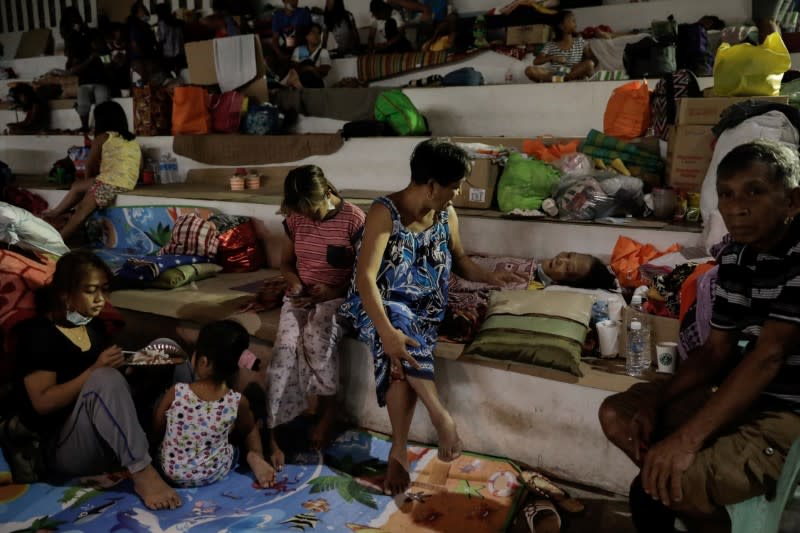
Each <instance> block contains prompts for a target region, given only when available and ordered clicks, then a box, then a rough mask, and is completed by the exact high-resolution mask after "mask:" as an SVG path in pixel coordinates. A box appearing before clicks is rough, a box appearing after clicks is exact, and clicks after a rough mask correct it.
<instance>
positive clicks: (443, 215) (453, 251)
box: [341, 139, 520, 494]
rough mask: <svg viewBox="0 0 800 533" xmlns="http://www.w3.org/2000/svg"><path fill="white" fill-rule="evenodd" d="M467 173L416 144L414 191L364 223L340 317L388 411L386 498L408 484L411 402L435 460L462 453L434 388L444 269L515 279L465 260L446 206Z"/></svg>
mask: <svg viewBox="0 0 800 533" xmlns="http://www.w3.org/2000/svg"><path fill="white" fill-rule="evenodd" d="M469 172H470V162H469V159H468V157H467V155H466V153H465V152H464V151H463V150H462V149H461V148H459V147H457V146H456V145H454V144H451V143H449V142H446V141H443V140H438V139H430V140H427V141H423V142H422V143H420V144H419V145H417V147H416V148H415V149H414V153H413V154H412V156H411V183H410V184H409V185H408V186H407V187H406V188H405V189H403V190H402V191H399V192H396V193H394V194H390V195H389V196H386V197H381V198H378V199H377V200H376V201H375V203H374V204H373V205H372V207H371V208H370V210H369V213H368V214H367V220H366V225H365V227H364V234H363V236H362V238H361V242H360V243H359V251H358V263H357V266H356V272H355V275H354V279H353V283H352V286H351V287H350V291H349V293H348V295H347V298H346V299H345V303H344V304H343V305H342V309H341V313H342V314H343V315H344V316H345V317H346V318H348V319H349V320H350V322H351V323H352V324H353V326H354V328H355V329H356V331H357V333H358V338H359V339H360V340H361V341H362V342H364V343H366V344H367V346H369V348H370V350H371V351H372V354H373V357H374V362H375V383H376V389H377V394H378V404H379V405H381V406H383V405H386V406H387V409H388V411H389V420H390V422H391V425H392V448H391V451H390V452H389V468H388V472H387V476H386V481H385V483H384V490H385V491H386V492H387V493H390V494H397V493H400V492H404V491H405V490H406V489H407V488H408V485H409V475H408V458H407V452H406V446H407V444H408V432H409V429H410V427H411V420H412V417H413V415H414V408H415V406H416V403H417V398H419V399H420V400H421V401H422V403H423V404H424V405H425V408H426V409H427V410H428V413H429V414H430V417H431V422H433V425H434V427H435V428H436V431H437V433H438V436H439V443H438V444H439V458H440V459H442V460H443V461H452V460H453V459H455V458H457V457H458V456H459V455H460V453H461V440H460V439H459V437H458V432H457V431H456V425H455V422H454V421H453V418H452V417H451V416H450V413H449V412H448V411H447V409H445V407H444V406H443V405H442V403H441V401H440V399H439V394H438V392H437V391H436V386H435V385H434V382H433V377H434V357H433V350H434V348H435V347H436V339H437V336H438V329H439V324H440V323H441V321H442V318H443V317H444V311H445V307H446V306H447V284H448V278H449V276H450V270H451V268H452V269H453V270H454V271H455V272H456V273H457V274H459V275H460V276H461V277H463V278H466V279H468V280H470V281H481V282H484V283H489V284H492V285H495V286H502V285H505V284H506V283H510V282H518V281H520V278H519V277H518V276H517V275H516V274H513V273H508V272H501V273H496V272H488V271H486V270H483V269H482V268H480V267H479V266H477V265H475V263H473V262H472V261H470V259H469V258H468V257H467V254H466V253H465V252H464V248H463V247H462V245H461V238H460V236H459V232H458V217H457V216H456V212H455V210H454V209H453V205H452V204H453V199H454V198H455V196H456V195H457V194H458V192H459V189H460V187H461V184H462V183H463V181H464V179H465V177H466V176H467V175H468V174H469Z"/></svg>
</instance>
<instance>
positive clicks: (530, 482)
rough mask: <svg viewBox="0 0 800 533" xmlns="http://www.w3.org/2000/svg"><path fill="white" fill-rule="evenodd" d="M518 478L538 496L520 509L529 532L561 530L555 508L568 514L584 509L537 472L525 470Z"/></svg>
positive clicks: (553, 532) (554, 531) (550, 532)
mask: <svg viewBox="0 0 800 533" xmlns="http://www.w3.org/2000/svg"><path fill="white" fill-rule="evenodd" d="M519 478H520V481H522V483H523V484H524V485H525V486H526V487H527V488H528V489H529V490H531V491H532V492H533V493H534V494H536V495H537V496H539V498H537V499H536V500H534V501H533V503H530V504H528V505H527V506H525V508H524V509H523V511H522V512H523V514H524V515H525V522H526V523H527V525H528V528H529V530H530V531H531V533H558V532H559V531H561V517H560V516H559V514H558V510H557V508H558V509H560V510H562V511H564V512H566V513H569V514H577V513H581V512H583V510H584V509H585V506H584V505H583V504H582V503H581V502H579V501H578V500H576V499H575V498H572V497H571V496H570V495H569V494H567V493H566V492H564V490H563V489H561V488H560V487H558V486H557V485H556V484H554V483H553V482H552V481H550V480H549V479H548V478H547V477H545V476H544V475H542V474H540V473H539V472H534V471H532V470H526V471H524V472H522V473H521V474H520V476H519Z"/></svg>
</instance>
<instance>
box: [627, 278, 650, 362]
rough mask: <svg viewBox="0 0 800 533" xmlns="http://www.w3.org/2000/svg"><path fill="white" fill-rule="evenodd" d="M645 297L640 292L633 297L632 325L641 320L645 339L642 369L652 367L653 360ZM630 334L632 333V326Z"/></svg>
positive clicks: (643, 339)
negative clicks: (644, 302)
mask: <svg viewBox="0 0 800 533" xmlns="http://www.w3.org/2000/svg"><path fill="white" fill-rule="evenodd" d="M643 305H644V304H643V299H642V296H641V295H640V294H634V295H633V298H631V325H633V322H634V321H636V322H639V324H640V325H641V335H642V341H644V358H643V359H642V370H646V369H648V368H650V364H651V363H652V361H653V356H652V353H651V347H652V343H651V340H650V315H649V314H647V312H645V310H644V307H643ZM628 329H629V334H630V327H629V328H628Z"/></svg>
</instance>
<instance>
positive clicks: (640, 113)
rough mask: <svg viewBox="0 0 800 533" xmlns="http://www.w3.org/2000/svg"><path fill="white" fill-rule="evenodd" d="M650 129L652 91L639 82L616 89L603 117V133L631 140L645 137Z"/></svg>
mask: <svg viewBox="0 0 800 533" xmlns="http://www.w3.org/2000/svg"><path fill="white" fill-rule="evenodd" d="M649 127H650V90H649V89H648V88H647V81H645V80H637V81H632V82H629V83H626V84H625V85H622V86H621V87H617V88H616V89H614V92H613V93H612V94H611V98H609V99H608V105H606V113H605V116H604V117H603V133H605V134H606V135H611V136H612V137H617V138H618V139H623V140H630V139H636V138H637V137H641V136H643V135H644V134H645V133H646V132H647V128H649Z"/></svg>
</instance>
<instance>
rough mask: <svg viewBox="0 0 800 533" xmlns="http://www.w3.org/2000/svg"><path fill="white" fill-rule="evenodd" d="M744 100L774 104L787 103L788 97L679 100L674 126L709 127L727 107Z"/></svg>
mask: <svg viewBox="0 0 800 533" xmlns="http://www.w3.org/2000/svg"><path fill="white" fill-rule="evenodd" d="M745 100H759V101H760V100H764V101H767V102H773V103H776V104H787V103H789V97H788V96H746V97H740V96H712V97H710V98H679V99H678V110H677V113H676V115H675V124H677V125H678V126H682V125H701V124H705V125H709V126H713V125H714V124H716V123H717V122H719V117H720V115H721V114H722V112H723V111H724V110H725V109H727V108H728V107H730V106H732V105H733V104H736V103H738V102H744V101H745Z"/></svg>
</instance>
